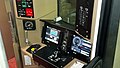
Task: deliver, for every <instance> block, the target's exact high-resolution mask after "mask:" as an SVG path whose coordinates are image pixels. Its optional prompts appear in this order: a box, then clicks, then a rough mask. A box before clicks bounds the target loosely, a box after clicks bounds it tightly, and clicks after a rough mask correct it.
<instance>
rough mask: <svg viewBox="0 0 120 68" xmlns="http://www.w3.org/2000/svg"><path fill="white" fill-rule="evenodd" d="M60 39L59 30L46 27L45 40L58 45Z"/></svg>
mask: <svg viewBox="0 0 120 68" xmlns="http://www.w3.org/2000/svg"><path fill="white" fill-rule="evenodd" d="M59 37H60V30H58V29H55V28H52V27H50V26H47V28H46V34H45V39H46V40H48V41H51V42H53V43H55V44H58V41H59Z"/></svg>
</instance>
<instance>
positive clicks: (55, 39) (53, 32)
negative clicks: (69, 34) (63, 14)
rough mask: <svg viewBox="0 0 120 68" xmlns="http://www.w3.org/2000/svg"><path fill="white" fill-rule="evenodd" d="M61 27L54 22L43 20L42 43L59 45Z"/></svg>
mask: <svg viewBox="0 0 120 68" xmlns="http://www.w3.org/2000/svg"><path fill="white" fill-rule="evenodd" d="M62 31H63V29H62V28H60V27H59V26H57V25H55V24H54V23H49V22H45V25H44V26H43V31H42V43H44V44H46V45H60V43H61V38H62V35H63V34H62V33H63V32H62Z"/></svg>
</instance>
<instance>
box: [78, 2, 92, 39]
mask: <svg viewBox="0 0 120 68" xmlns="http://www.w3.org/2000/svg"><path fill="white" fill-rule="evenodd" d="M93 4H94V0H80V1H79V0H78V2H77V12H76V14H77V17H76V31H78V32H79V33H80V34H81V35H82V36H84V37H85V38H88V39H90V35H91V26H92V14H93Z"/></svg>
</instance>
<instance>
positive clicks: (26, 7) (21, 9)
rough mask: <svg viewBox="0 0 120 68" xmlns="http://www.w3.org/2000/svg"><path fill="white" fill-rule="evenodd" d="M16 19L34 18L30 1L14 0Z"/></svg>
mask: <svg viewBox="0 0 120 68" xmlns="http://www.w3.org/2000/svg"><path fill="white" fill-rule="evenodd" d="M16 7H17V15H18V17H28V18H34V11H33V2H32V0H16Z"/></svg>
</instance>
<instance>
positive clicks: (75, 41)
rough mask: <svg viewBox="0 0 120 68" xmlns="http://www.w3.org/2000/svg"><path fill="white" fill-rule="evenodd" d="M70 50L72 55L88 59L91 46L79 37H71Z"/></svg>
mask: <svg viewBox="0 0 120 68" xmlns="http://www.w3.org/2000/svg"><path fill="white" fill-rule="evenodd" d="M71 50H72V51H73V53H74V54H82V55H84V56H86V57H89V56H90V53H91V44H90V42H89V41H86V40H85V39H83V38H81V37H80V36H77V35H73V38H72V44H71Z"/></svg>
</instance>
